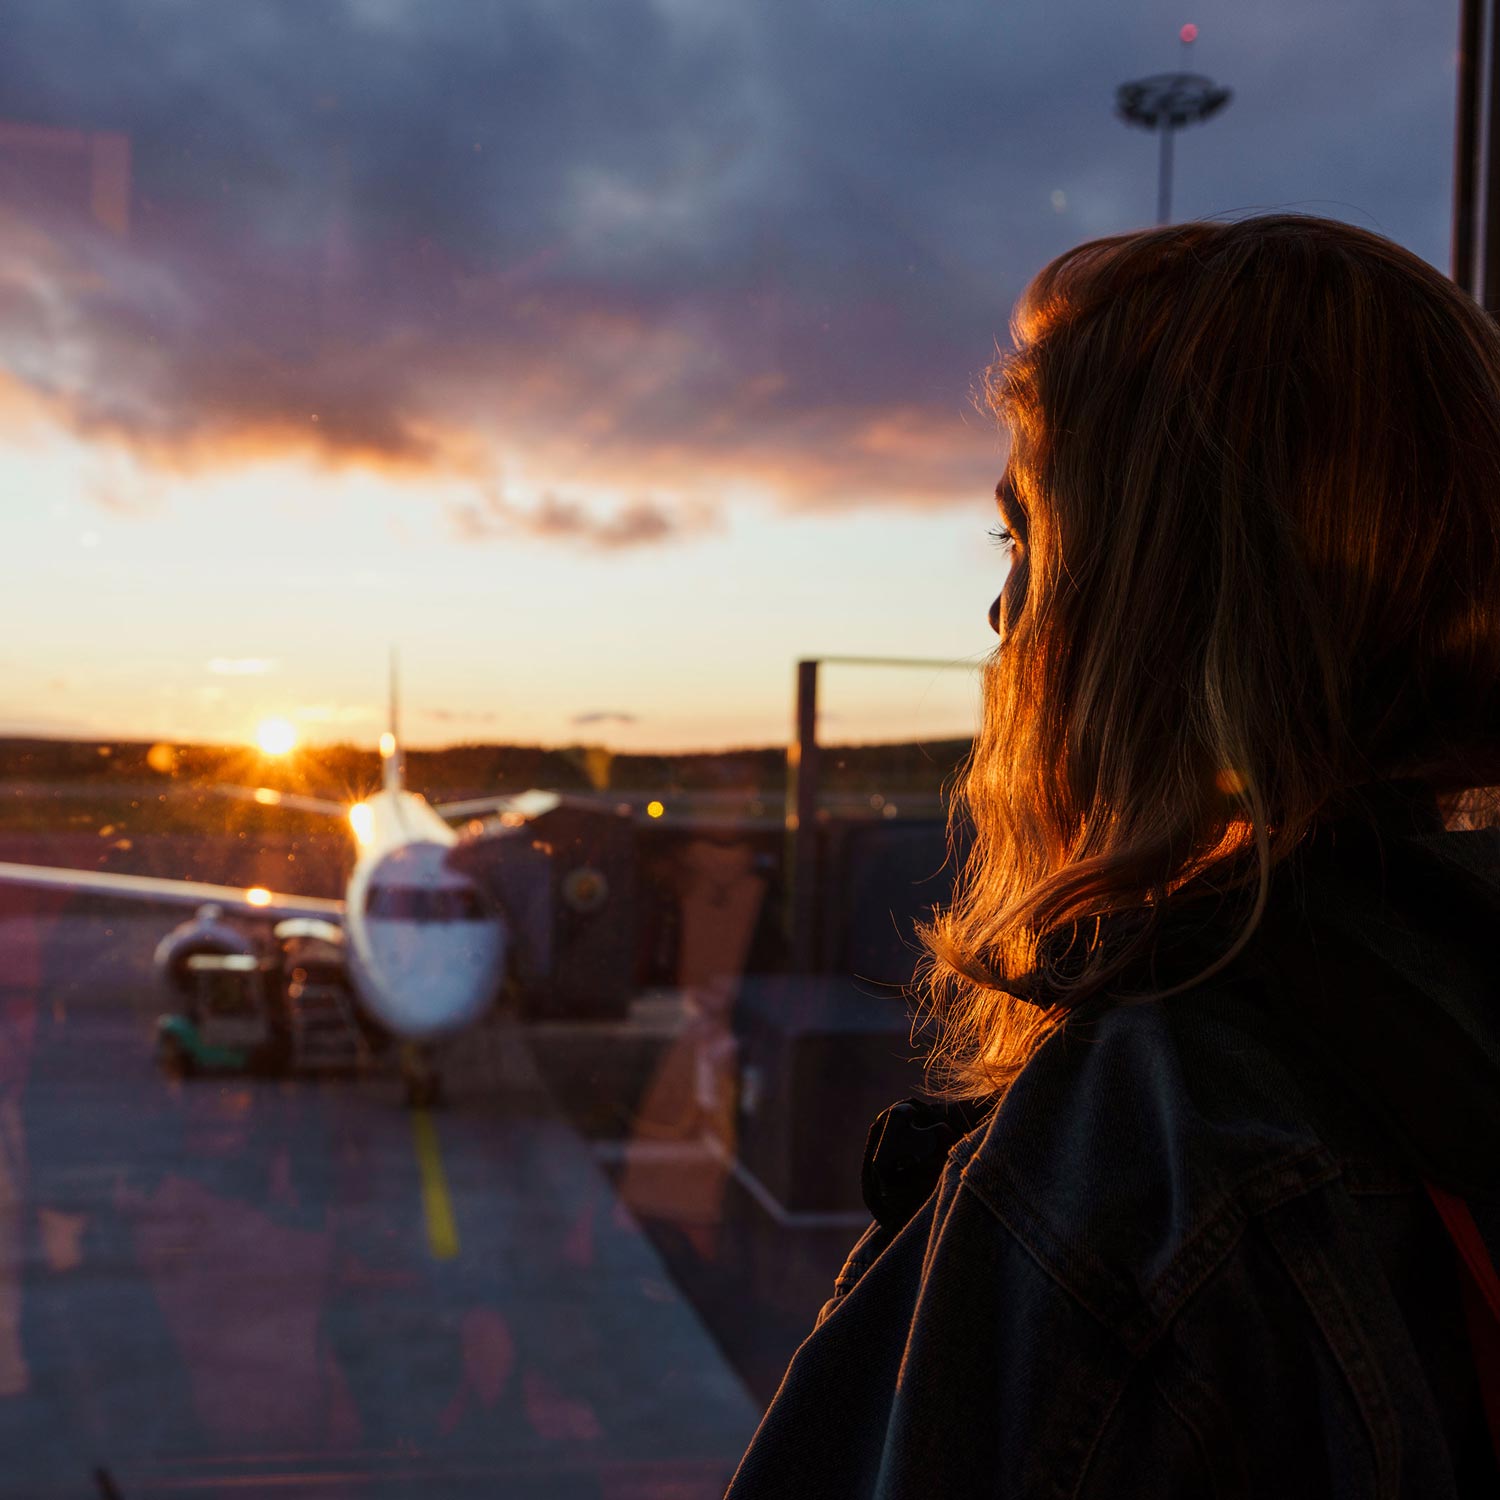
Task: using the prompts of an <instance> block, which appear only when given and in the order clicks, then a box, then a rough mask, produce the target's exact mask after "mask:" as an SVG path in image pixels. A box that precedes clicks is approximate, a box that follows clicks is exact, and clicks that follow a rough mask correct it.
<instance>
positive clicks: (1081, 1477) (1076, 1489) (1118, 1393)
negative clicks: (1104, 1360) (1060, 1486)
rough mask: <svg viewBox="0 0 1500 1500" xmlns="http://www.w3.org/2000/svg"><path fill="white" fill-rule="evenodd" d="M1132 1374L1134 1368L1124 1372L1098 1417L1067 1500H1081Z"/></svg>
mask: <svg viewBox="0 0 1500 1500" xmlns="http://www.w3.org/2000/svg"><path fill="white" fill-rule="evenodd" d="M1136 1368H1138V1366H1137V1367H1136ZM1133 1374H1135V1368H1132V1369H1131V1370H1129V1371H1127V1372H1126V1374H1125V1376H1124V1377H1123V1378H1122V1379H1121V1381H1120V1383H1119V1385H1118V1386H1117V1387H1116V1389H1115V1393H1114V1395H1113V1396H1112V1397H1110V1401H1109V1405H1108V1406H1106V1407H1105V1408H1104V1415H1103V1416H1102V1417H1100V1419H1099V1425H1098V1427H1096V1428H1095V1429H1094V1436H1093V1439H1092V1440H1091V1441H1090V1443H1089V1445H1088V1447H1087V1448H1086V1449H1085V1450H1084V1454H1083V1462H1082V1463H1081V1464H1080V1465H1079V1466H1078V1479H1077V1480H1076V1482H1075V1483H1074V1485H1073V1487H1072V1489H1070V1490H1069V1491H1068V1496H1069V1500H1082V1497H1083V1487H1084V1485H1085V1484H1087V1483H1088V1479H1089V1470H1090V1469H1092V1468H1093V1466H1094V1456H1095V1454H1097V1453H1098V1451H1099V1445H1100V1444H1101V1443H1102V1442H1103V1441H1104V1434H1105V1432H1106V1430H1107V1429H1108V1427H1109V1424H1110V1423H1111V1422H1112V1421H1113V1420H1114V1415H1115V1410H1116V1408H1118V1406H1119V1404H1120V1402H1121V1401H1123V1400H1124V1399H1125V1387H1126V1386H1127V1385H1128V1384H1129V1383H1130V1377H1131V1375H1133Z"/></svg>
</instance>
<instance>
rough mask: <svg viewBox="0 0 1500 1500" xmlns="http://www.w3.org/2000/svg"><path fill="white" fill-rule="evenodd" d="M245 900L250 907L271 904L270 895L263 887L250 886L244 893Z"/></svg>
mask: <svg viewBox="0 0 1500 1500" xmlns="http://www.w3.org/2000/svg"><path fill="white" fill-rule="evenodd" d="M245 900H246V901H248V902H249V903H250V905H251V906H269V905H270V904H271V893H270V891H268V890H267V889H266V888H265V886H263V885H252V886H251V887H250V889H249V890H248V891H246V892H245Z"/></svg>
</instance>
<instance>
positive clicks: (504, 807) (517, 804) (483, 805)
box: [432, 791, 563, 823]
mask: <svg viewBox="0 0 1500 1500" xmlns="http://www.w3.org/2000/svg"><path fill="white" fill-rule="evenodd" d="M562 801H563V799H562V798H561V797H560V796H559V795H558V794H557V793H556V792H536V791H532V792H512V793H511V794H510V795H509V796H505V797H471V798H469V799H468V800H467V801H465V802H439V803H437V804H436V805H435V806H434V807H433V809H432V810H433V812H435V813H436V814H437V815H438V817H440V818H478V817H483V816H484V815H485V814H486V813H498V814H499V815H500V816H502V817H503V816H505V815H506V814H510V815H512V816H514V817H515V818H517V819H518V820H520V821H521V822H527V823H529V822H530V821H531V819H532V818H539V817H541V815H542V814H543V813H548V812H551V811H552V809H553V808H554V807H559V806H561V804H562Z"/></svg>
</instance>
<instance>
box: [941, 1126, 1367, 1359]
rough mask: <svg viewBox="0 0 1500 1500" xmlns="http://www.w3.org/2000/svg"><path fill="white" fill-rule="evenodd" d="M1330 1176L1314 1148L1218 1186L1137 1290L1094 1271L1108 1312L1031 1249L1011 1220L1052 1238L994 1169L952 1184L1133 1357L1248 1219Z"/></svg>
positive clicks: (1331, 1167) (1334, 1166)
mask: <svg viewBox="0 0 1500 1500" xmlns="http://www.w3.org/2000/svg"><path fill="white" fill-rule="evenodd" d="M1318 1158H1322V1161H1321V1164H1320V1168H1319V1170H1318V1172H1317V1173H1316V1174H1315V1175H1302V1176H1298V1177H1297V1178H1296V1179H1295V1180H1294V1181H1291V1182H1288V1183H1287V1184H1286V1185H1285V1187H1284V1188H1283V1189H1282V1190H1281V1191H1280V1192H1276V1193H1267V1194H1262V1195H1257V1194H1256V1193H1255V1192H1254V1188H1255V1185H1256V1183H1257V1181H1258V1180H1260V1179H1263V1178H1267V1177H1271V1176H1273V1175H1275V1174H1277V1173H1279V1172H1283V1171H1286V1170H1287V1169H1288V1168H1296V1167H1300V1166H1301V1165H1302V1164H1303V1163H1305V1162H1311V1161H1316V1160H1317V1159H1318ZM975 1175H976V1176H977V1175H978V1174H975ZM1338 1175H1339V1168H1338V1163H1337V1162H1336V1161H1335V1160H1334V1159H1333V1158H1332V1157H1331V1156H1329V1155H1328V1153H1327V1151H1326V1150H1325V1149H1324V1148H1323V1146H1322V1145H1310V1146H1305V1147H1303V1148H1301V1149H1300V1150H1299V1151H1297V1152H1296V1153H1294V1154H1293V1155H1291V1156H1287V1157H1279V1158H1277V1159H1276V1160H1275V1161H1273V1162H1263V1163H1260V1164H1259V1165H1258V1166H1256V1167H1254V1168H1252V1169H1251V1170H1250V1171H1248V1172H1246V1173H1245V1174H1244V1175H1243V1176H1241V1177H1238V1178H1236V1179H1235V1180H1234V1181H1233V1182H1231V1183H1230V1184H1229V1185H1228V1186H1227V1187H1226V1189H1225V1190H1224V1194H1223V1196H1222V1197H1221V1199H1220V1201H1219V1203H1218V1204H1217V1205H1216V1206H1215V1208H1214V1209H1213V1210H1212V1212H1211V1213H1209V1214H1208V1215H1207V1217H1206V1218H1205V1219H1204V1222H1203V1223H1202V1224H1201V1225H1199V1227H1198V1228H1197V1229H1195V1230H1194V1231H1193V1233H1192V1234H1191V1235H1189V1236H1188V1238H1187V1239H1186V1240H1184V1241H1183V1243H1182V1244H1181V1245H1180V1246H1179V1247H1178V1249H1177V1251H1176V1253H1175V1254H1174V1255H1173V1257H1172V1259H1171V1261H1170V1263H1169V1264H1168V1266H1167V1268H1166V1269H1165V1270H1164V1271H1163V1272H1162V1273H1161V1274H1160V1275H1159V1276H1158V1277H1157V1278H1156V1280H1155V1281H1153V1282H1152V1283H1151V1284H1150V1285H1149V1286H1148V1287H1146V1288H1145V1289H1143V1290H1140V1291H1137V1290H1134V1289H1131V1288H1129V1287H1128V1286H1127V1284H1126V1283H1124V1282H1123V1281H1122V1280H1121V1279H1120V1278H1118V1277H1117V1276H1115V1275H1114V1273H1113V1272H1112V1271H1111V1270H1110V1268H1109V1267H1108V1266H1105V1265H1100V1266H1098V1267H1097V1279H1098V1280H1099V1281H1101V1282H1105V1283H1106V1286H1105V1288H1104V1289H1105V1290H1106V1291H1108V1292H1109V1294H1110V1295H1111V1297H1112V1299H1113V1300H1115V1301H1116V1302H1117V1303H1118V1304H1119V1306H1118V1308H1117V1310H1116V1311H1115V1312H1113V1313H1111V1312H1110V1311H1109V1310H1108V1308H1107V1307H1106V1305H1105V1304H1104V1302H1103V1301H1101V1299H1099V1298H1098V1297H1097V1296H1095V1295H1092V1294H1091V1293H1090V1292H1089V1291H1087V1290H1085V1289H1084V1288H1082V1287H1079V1286H1077V1285H1075V1284H1074V1283H1073V1282H1072V1281H1071V1280H1069V1279H1068V1278H1067V1277H1066V1276H1065V1274H1064V1272H1063V1270H1062V1268H1061V1267H1060V1266H1058V1265H1055V1264H1054V1263H1053V1260H1052V1257H1051V1256H1050V1255H1049V1254H1047V1253H1044V1251H1043V1250H1041V1249H1038V1248H1037V1247H1035V1246H1034V1245H1032V1243H1031V1238H1030V1236H1029V1235H1028V1234H1026V1233H1025V1232H1023V1229H1022V1227H1021V1224H1020V1223H1018V1222H1016V1221H1017V1220H1022V1219H1024V1220H1025V1221H1026V1222H1027V1223H1028V1224H1029V1226H1031V1227H1033V1228H1034V1230H1035V1233H1036V1235H1037V1238H1039V1239H1041V1240H1044V1241H1052V1240H1055V1236H1054V1235H1053V1234H1052V1233H1051V1231H1050V1230H1049V1229H1048V1228H1047V1226H1046V1225H1045V1224H1044V1223H1043V1222H1042V1221H1041V1220H1040V1219H1039V1218H1037V1217H1036V1215H1035V1214H1033V1213H1032V1212H1031V1210H1030V1208H1029V1205H1028V1204H1027V1203H1026V1200H1025V1199H1024V1198H1022V1197H1021V1195H1020V1194H1018V1193H1017V1192H1015V1190H1014V1189H1013V1188H1012V1187H1011V1185H1010V1184H1009V1183H1008V1182H1006V1181H1005V1180H1004V1179H1003V1178H1002V1177H1001V1175H1000V1174H999V1173H998V1172H987V1173H985V1174H984V1177H985V1179H986V1180H984V1181H983V1182H982V1183H981V1182H976V1181H974V1180H973V1179H972V1178H971V1176H970V1174H969V1173H968V1172H965V1173H964V1174H963V1177H962V1179H961V1181H960V1185H961V1186H962V1187H966V1188H968V1189H970V1190H971V1191H972V1192H973V1194H974V1196H975V1197H977V1198H978V1199H979V1201H980V1202H981V1203H982V1204H984V1206H985V1208H986V1209H987V1210H988V1211H989V1213H990V1214H991V1215H993V1217H994V1218H996V1219H997V1220H999V1222H1000V1223H1001V1225H1002V1226H1003V1227H1004V1228H1005V1230H1006V1231H1007V1232H1008V1233H1009V1234H1010V1236H1011V1237H1012V1238H1013V1239H1014V1240H1015V1241H1016V1242H1017V1243H1018V1244H1019V1245H1020V1246H1021V1248H1022V1249H1023V1250H1025V1252H1026V1253H1027V1255H1029V1256H1030V1257H1031V1259H1032V1260H1033V1261H1035V1262H1036V1264H1037V1265H1038V1266H1040V1267H1041V1269H1042V1270H1043V1271H1044V1272H1045V1273H1046V1275H1047V1277H1048V1279H1049V1280H1050V1281H1052V1282H1054V1283H1055V1284H1056V1285H1057V1286H1059V1287H1061V1288H1062V1290H1063V1291H1064V1292H1066V1293H1067V1294H1068V1296H1069V1297H1070V1298H1072V1300H1073V1301H1075V1302H1077V1303H1078V1304H1079V1305H1080V1306H1081V1307H1083V1308H1084V1309H1086V1310H1087V1311H1088V1312H1089V1314H1090V1315H1091V1316H1092V1317H1094V1318H1095V1319H1096V1320H1097V1321H1098V1322H1099V1323H1100V1324H1102V1325H1103V1326H1104V1327H1105V1328H1106V1329H1108V1330H1109V1332H1111V1333H1112V1334H1114V1335H1115V1337H1117V1338H1118V1339H1120V1340H1121V1342H1122V1343H1123V1344H1124V1345H1125V1347H1126V1348H1127V1349H1128V1350H1129V1351H1130V1352H1131V1353H1132V1354H1133V1355H1136V1356H1139V1355H1141V1354H1143V1353H1144V1352H1145V1351H1146V1350H1147V1349H1148V1348H1149V1347H1150V1346H1151V1345H1152V1344H1153V1343H1154V1342H1155V1341H1156V1340H1157V1339H1158V1338H1160V1337H1161V1335H1162V1333H1163V1332H1164V1331H1165V1329H1166V1328H1167V1326H1168V1325H1169V1324H1170V1323H1171V1321H1172V1319H1173V1318H1174V1317H1176V1316H1177V1314H1178V1313H1179V1312H1180V1311H1181V1310H1182V1307H1183V1304H1184V1303H1185V1302H1187V1301H1188V1300H1189V1299H1190V1298H1191V1297H1192V1295H1193V1294H1194V1293H1195V1292H1196V1291H1197V1290H1198V1289H1199V1288H1200V1287H1201V1286H1202V1285H1203V1284H1204V1283H1205V1282H1206V1281H1207V1280H1208V1279H1209V1278H1210V1277H1211V1276H1212V1275H1213V1274H1214V1272H1215V1271H1216V1270H1217V1269H1218V1267H1219V1266H1220V1265H1222V1264H1223V1263H1224V1261H1225V1260H1226V1259H1227V1258H1228V1257H1229V1256H1230V1255H1231V1254H1232V1253H1233V1251H1234V1248H1235V1246H1236V1245H1237V1244H1238V1243H1239V1241H1240V1239H1241V1238H1242V1237H1243V1235H1244V1232H1245V1229H1246V1228H1247V1227H1248V1225H1249V1223H1250V1220H1251V1219H1252V1218H1253V1217H1256V1216H1259V1215H1261V1214H1265V1213H1268V1212H1270V1211H1271V1210H1272V1209H1275V1208H1278V1207H1280V1206H1281V1205H1282V1204H1283V1203H1288V1202H1290V1201H1292V1200H1293V1199H1295V1198H1299V1197H1305V1196H1306V1195H1307V1194H1309V1193H1311V1192H1315V1191H1316V1190H1317V1189H1318V1188H1319V1187H1322V1186H1323V1185H1325V1184H1326V1183H1328V1182H1330V1181H1333V1180H1334V1179H1336V1178H1337V1177H1338ZM992 1194H993V1196H992ZM1244 1196H1249V1197H1250V1198H1251V1199H1252V1200H1253V1204H1254V1206H1253V1207H1247V1206H1246V1204H1245V1203H1244V1202H1242V1201H1241V1200H1242V1197H1244ZM1001 1200H1003V1204H1002V1201H1001ZM1010 1205H1013V1206H1014V1207H1013V1210H1012V1211H1010V1212H1007V1207H1008V1206H1010ZM1204 1247H1207V1248H1204ZM1057 1258H1058V1259H1061V1258H1062V1257H1061V1256H1058V1257H1057ZM1190 1259H1192V1260H1193V1261H1194V1263H1193V1265H1192V1268H1191V1271H1189V1270H1188V1269H1187V1268H1186V1263H1187V1262H1188V1261H1189V1260H1190ZM1108 1283H1113V1284H1112V1285H1109V1284H1108Z"/></svg>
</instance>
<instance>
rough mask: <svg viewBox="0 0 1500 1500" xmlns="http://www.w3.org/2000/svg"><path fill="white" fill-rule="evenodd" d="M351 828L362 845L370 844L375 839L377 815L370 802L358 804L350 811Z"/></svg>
mask: <svg viewBox="0 0 1500 1500" xmlns="http://www.w3.org/2000/svg"><path fill="white" fill-rule="evenodd" d="M349 826H350V827H351V828H352V829H353V830H354V837H355V838H357V839H358V840H359V842H360V843H361V844H368V843H369V842H370V840H371V839H372V838H374V837H375V813H374V811H373V810H372V809H371V807H370V804H369V803H368V802H356V803H355V804H354V806H353V807H351V808H350V809H349Z"/></svg>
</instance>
